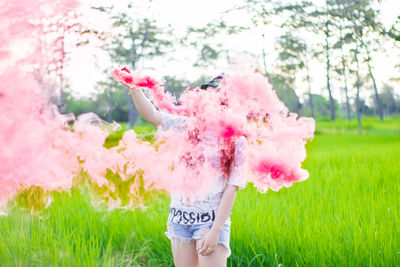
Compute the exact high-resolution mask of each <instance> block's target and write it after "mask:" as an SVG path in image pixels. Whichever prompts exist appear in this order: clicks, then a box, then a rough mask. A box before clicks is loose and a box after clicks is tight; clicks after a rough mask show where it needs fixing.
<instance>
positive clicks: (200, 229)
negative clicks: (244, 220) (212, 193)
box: [165, 220, 231, 257]
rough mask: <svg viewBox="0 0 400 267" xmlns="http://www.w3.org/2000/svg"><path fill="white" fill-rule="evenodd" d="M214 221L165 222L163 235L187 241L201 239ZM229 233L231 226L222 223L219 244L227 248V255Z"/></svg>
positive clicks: (229, 252) (229, 253)
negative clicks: (200, 222)
mask: <svg viewBox="0 0 400 267" xmlns="http://www.w3.org/2000/svg"><path fill="white" fill-rule="evenodd" d="M213 223H214V222H210V223H204V224H193V225H183V224H177V223H174V222H171V221H170V220H168V222H167V231H166V232H165V235H166V236H167V237H168V238H169V239H171V238H172V237H176V238H178V239H179V240H181V241H183V242H185V243H189V242H190V241H192V240H198V239H202V238H203V237H204V236H205V234H207V232H208V231H210V229H211V227H212V225H213ZM230 235H231V227H230V225H228V224H224V226H223V227H222V230H221V232H220V234H219V241H218V243H219V244H222V245H224V246H225V247H226V248H227V249H228V257H229V256H230V255H231V249H230V247H229V238H230Z"/></svg>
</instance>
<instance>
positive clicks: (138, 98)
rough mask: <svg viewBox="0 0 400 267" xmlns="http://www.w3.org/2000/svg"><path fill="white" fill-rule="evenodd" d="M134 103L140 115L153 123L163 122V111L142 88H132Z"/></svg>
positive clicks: (156, 124)
mask: <svg viewBox="0 0 400 267" xmlns="http://www.w3.org/2000/svg"><path fill="white" fill-rule="evenodd" d="M129 90H130V92H131V96H132V99H133V103H135V106H136V108H137V110H138V111H139V113H140V115H141V116H142V117H143V118H144V119H145V120H146V121H148V122H150V123H151V124H153V125H155V126H158V125H160V124H161V113H160V112H159V111H158V110H157V109H156V108H155V107H154V106H153V104H152V103H151V102H150V100H149V99H147V97H146V96H145V95H144V94H143V92H142V89H140V88H132V87H131V88H130V89H129Z"/></svg>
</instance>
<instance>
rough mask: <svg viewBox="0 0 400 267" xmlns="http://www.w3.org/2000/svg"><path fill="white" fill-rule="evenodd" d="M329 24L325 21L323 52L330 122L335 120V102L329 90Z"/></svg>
mask: <svg viewBox="0 0 400 267" xmlns="http://www.w3.org/2000/svg"><path fill="white" fill-rule="evenodd" d="M328 24H329V22H328V21H326V23H325V27H326V30H325V42H326V45H325V50H326V88H327V89H328V93H329V102H330V112H331V121H334V120H335V101H334V100H333V97H332V90H331V83H330V75H329V72H330V68H331V64H330V59H329V42H328V38H329V26H328Z"/></svg>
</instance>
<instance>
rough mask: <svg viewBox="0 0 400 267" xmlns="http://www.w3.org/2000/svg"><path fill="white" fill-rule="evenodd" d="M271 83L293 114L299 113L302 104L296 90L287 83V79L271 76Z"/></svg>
mask: <svg viewBox="0 0 400 267" xmlns="http://www.w3.org/2000/svg"><path fill="white" fill-rule="evenodd" d="M269 77H270V82H271V84H272V85H273V87H274V89H275V91H276V94H277V96H278V97H279V99H280V100H281V101H282V102H283V103H285V105H286V106H287V107H288V109H289V110H290V111H291V112H295V113H299V111H300V108H301V104H300V100H299V97H298V96H297V94H296V92H295V90H294V89H293V88H292V87H291V86H290V84H289V83H287V81H286V78H285V77H284V76H282V75H280V74H273V73H270V74H269Z"/></svg>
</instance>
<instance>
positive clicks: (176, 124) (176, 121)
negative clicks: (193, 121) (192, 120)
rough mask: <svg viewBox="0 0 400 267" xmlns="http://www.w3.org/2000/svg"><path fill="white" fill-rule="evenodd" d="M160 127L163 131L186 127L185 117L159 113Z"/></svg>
mask: <svg viewBox="0 0 400 267" xmlns="http://www.w3.org/2000/svg"><path fill="white" fill-rule="evenodd" d="M160 114H161V127H162V129H163V130H169V129H178V128H181V127H184V126H185V125H186V117H185V116H182V115H176V114H170V113H167V112H163V111H160Z"/></svg>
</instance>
